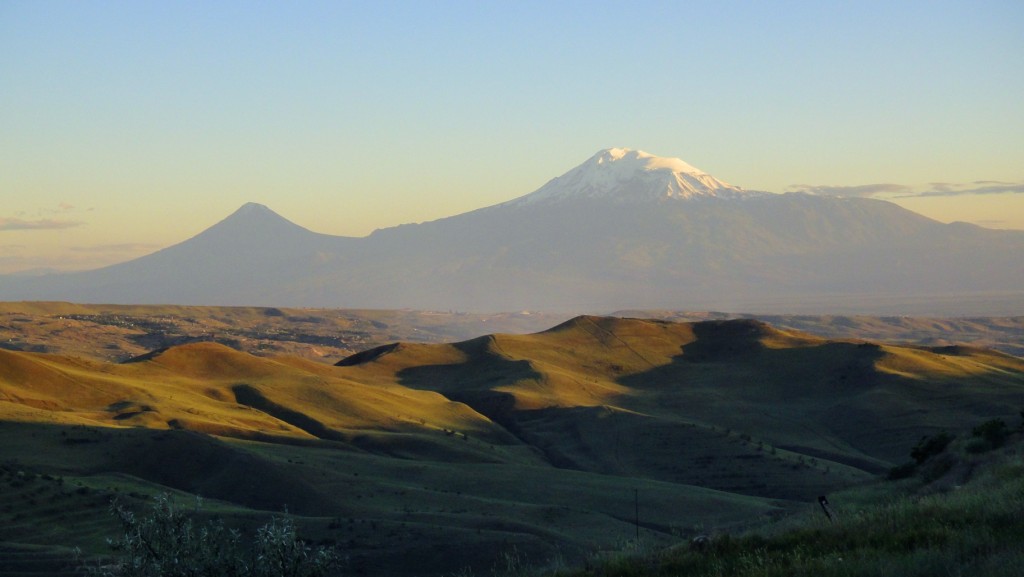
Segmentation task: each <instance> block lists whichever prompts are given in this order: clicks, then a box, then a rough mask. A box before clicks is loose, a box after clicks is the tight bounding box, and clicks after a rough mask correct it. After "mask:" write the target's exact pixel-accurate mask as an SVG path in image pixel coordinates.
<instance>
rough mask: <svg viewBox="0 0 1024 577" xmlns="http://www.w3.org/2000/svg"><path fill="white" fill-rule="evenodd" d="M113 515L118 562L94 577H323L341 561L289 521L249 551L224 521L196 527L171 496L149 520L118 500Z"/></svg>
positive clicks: (162, 498)
mask: <svg viewBox="0 0 1024 577" xmlns="http://www.w3.org/2000/svg"><path fill="white" fill-rule="evenodd" d="M111 512H112V513H113V514H114V516H116V517H117V519H118V520H119V521H120V522H121V527H122V530H123V534H122V535H121V537H120V538H119V539H117V540H113V539H110V540H108V543H109V544H110V546H111V548H112V549H113V550H114V552H115V555H116V557H115V558H114V559H113V560H111V561H109V562H106V563H100V564H95V565H87V566H86V567H84V568H83V570H84V572H85V574H86V575H89V576H91V577H128V576H131V577H207V576H208V577H320V576H323V575H326V574H328V572H330V571H331V570H332V569H333V568H334V567H335V566H336V565H337V562H338V557H337V555H336V554H335V553H334V551H332V550H330V549H325V548H323V547H310V546H309V545H307V544H306V543H304V542H303V541H301V540H300V539H299V538H298V536H297V534H296V531H295V525H294V524H293V523H292V522H291V520H290V519H288V518H285V517H280V518H279V517H275V518H273V519H271V520H270V522H268V523H267V524H266V525H264V526H262V527H260V528H259V529H258V530H257V531H256V536H255V539H254V540H253V542H252V545H251V547H246V546H245V544H244V543H243V539H242V535H241V533H240V532H239V531H237V530H234V529H228V528H227V527H225V526H224V523H223V522H222V521H220V520H213V521H208V522H206V523H203V524H197V523H196V522H195V521H194V520H193V518H192V517H190V516H188V515H186V514H185V513H183V512H181V511H180V510H179V509H178V508H177V507H175V506H174V504H173V503H172V502H171V499H170V496H169V495H167V494H161V495H158V496H157V497H155V499H154V503H153V512H152V514H151V515H150V516H148V517H144V518H139V517H138V516H136V515H135V513H133V512H132V511H131V510H129V509H127V508H126V507H124V506H123V505H122V504H120V503H118V502H116V501H115V502H114V503H113V504H111Z"/></svg>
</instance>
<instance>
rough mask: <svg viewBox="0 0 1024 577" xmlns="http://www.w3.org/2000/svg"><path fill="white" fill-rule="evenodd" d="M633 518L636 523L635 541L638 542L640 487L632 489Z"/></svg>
mask: <svg viewBox="0 0 1024 577" xmlns="http://www.w3.org/2000/svg"><path fill="white" fill-rule="evenodd" d="M633 519H634V521H635V524H636V543H637V545H639V544H640V489H633Z"/></svg>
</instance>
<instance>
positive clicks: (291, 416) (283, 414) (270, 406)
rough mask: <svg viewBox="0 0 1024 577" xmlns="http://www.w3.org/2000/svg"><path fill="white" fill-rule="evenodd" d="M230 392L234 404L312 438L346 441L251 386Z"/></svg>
mask: <svg viewBox="0 0 1024 577" xmlns="http://www.w3.org/2000/svg"><path fill="white" fill-rule="evenodd" d="M231 392H233V393H234V394H235V402H237V403H238V404H240V405H245V406H247V407H252V408H253V409H256V410H258V411H262V412H264V413H266V414H268V415H270V416H271V417H274V418H275V419H278V420H280V421H284V422H285V423H288V424H289V425H291V426H293V427H295V428H297V429H301V430H303V431H305V432H307V433H309V434H310V435H313V436H314V437H317V438H319V439H325V440H328V441H341V442H345V441H348V438H347V437H346V436H345V435H343V434H341V433H339V432H338V431H335V430H334V429H331V428H330V427H328V426H327V425H324V424H323V423H321V422H320V421H318V420H316V419H314V418H313V417H310V416H309V415H306V414H305V413H300V412H299V411H295V410H293V409H289V408H288V407H285V406H283V405H279V404H278V403H275V402H274V401H271V400H270V399H268V398H267V397H265V396H264V395H263V393H262V392H260V390H259V389H257V388H256V387H253V386H252V385H247V384H245V383H242V384H238V385H234V386H232V387H231Z"/></svg>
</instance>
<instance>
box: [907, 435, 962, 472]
mask: <svg viewBox="0 0 1024 577" xmlns="http://www.w3.org/2000/svg"><path fill="white" fill-rule="evenodd" d="M952 441H953V436H952V435H950V434H949V433H947V432H945V431H943V432H941V433H939V434H938V435H935V436H934V437H921V440H920V441H918V442H917V445H915V446H914V448H913V449H911V450H910V457H911V458H912V459H914V462H915V463H917V464H918V465H920V464H921V463H924V462H925V461H927V460H928V459H929V458H931V457H934V456H935V455H938V454H939V453H941V452H942V451H944V450H945V449H946V447H947V446H948V445H949V444H950V443H951V442H952Z"/></svg>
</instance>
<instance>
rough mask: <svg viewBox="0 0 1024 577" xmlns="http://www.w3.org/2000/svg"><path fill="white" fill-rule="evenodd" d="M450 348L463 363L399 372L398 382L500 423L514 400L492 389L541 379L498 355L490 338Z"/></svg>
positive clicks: (522, 365) (523, 364)
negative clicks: (434, 393) (436, 393)
mask: <svg viewBox="0 0 1024 577" xmlns="http://www.w3.org/2000/svg"><path fill="white" fill-rule="evenodd" d="M452 346H453V347H455V348H457V349H458V350H459V351H461V352H462V353H464V354H465V356H466V360H465V361H463V362H461V363H452V364H444V365H425V366H419V367H410V368H407V369H403V370H402V371H400V372H399V373H398V378H399V383H401V384H402V385H404V386H407V387H410V388H413V389H422V390H428V391H436V392H438V393H441V394H443V395H445V396H446V397H448V398H449V399H451V400H453V401H457V402H460V403H465V404H467V405H469V406H470V407H472V408H473V409H474V410H475V411H477V412H479V413H480V414H482V415H484V416H486V417H488V418H489V419H491V420H493V421H496V422H499V423H500V422H501V420H502V418H503V417H504V416H506V415H507V414H508V412H509V411H511V410H512V409H513V408H514V406H515V399H514V398H513V397H512V396H511V395H510V394H508V393H504V392H501V391H497V390H495V389H497V388H499V387H502V386H504V385H511V384H513V383H516V382H519V381H529V380H539V379H541V378H542V377H543V375H541V374H540V373H539V372H537V371H536V370H535V369H534V368H533V366H532V365H531V364H530V361H525V360H512V359H509V358H507V357H505V356H504V355H503V354H501V352H500V345H499V344H498V342H497V340H496V339H495V337H493V336H483V337H479V338H475V339H471V340H468V341H464V342H461V343H455V344H453V345H452Z"/></svg>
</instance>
